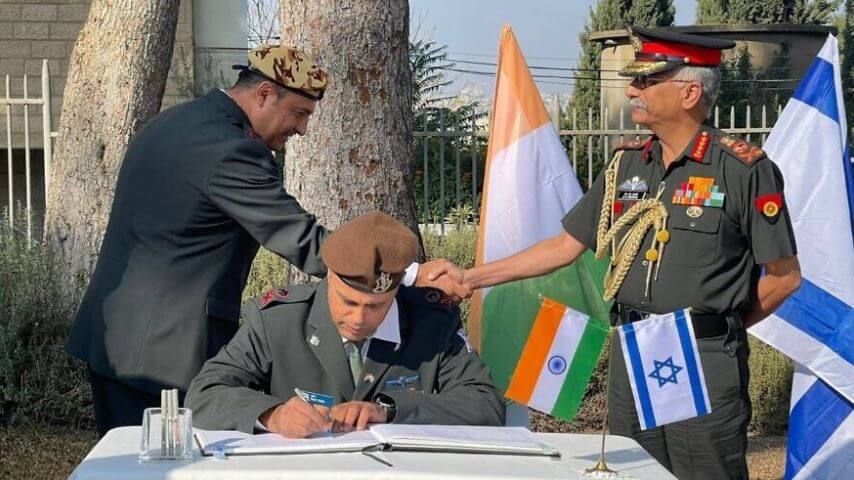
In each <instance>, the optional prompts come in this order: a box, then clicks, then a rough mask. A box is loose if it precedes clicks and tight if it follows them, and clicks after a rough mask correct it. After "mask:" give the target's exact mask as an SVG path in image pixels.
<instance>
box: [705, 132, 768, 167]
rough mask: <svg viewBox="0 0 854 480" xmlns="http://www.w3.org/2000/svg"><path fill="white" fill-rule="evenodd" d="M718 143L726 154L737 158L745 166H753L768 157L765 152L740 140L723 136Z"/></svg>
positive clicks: (718, 139)
mask: <svg viewBox="0 0 854 480" xmlns="http://www.w3.org/2000/svg"><path fill="white" fill-rule="evenodd" d="M717 143H718V144H720V146H721V147H722V148H723V149H724V151H725V152H727V153H729V154H730V155H732V156H733V157H735V158H737V159H738V160H740V161H741V163H743V164H745V165H753V164H754V163H756V161H757V160H761V159H763V158H765V157H766V155H765V151H764V150H762V149H761V148H759V147H757V146H756V145H752V144H750V143H747V142H746V141H744V140H742V139H740V138H735V137H731V136H729V135H721V136H719V137H718V138H717Z"/></svg>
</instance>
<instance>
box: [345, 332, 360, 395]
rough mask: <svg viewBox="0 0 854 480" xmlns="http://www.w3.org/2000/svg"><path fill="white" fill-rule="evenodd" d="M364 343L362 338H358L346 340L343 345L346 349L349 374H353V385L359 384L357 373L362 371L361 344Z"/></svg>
mask: <svg viewBox="0 0 854 480" xmlns="http://www.w3.org/2000/svg"><path fill="white" fill-rule="evenodd" d="M364 344H365V341H364V340H360V341H358V342H352V341H349V340H348V341H347V343H345V344H344V345H345V347H346V350H347V357H348V360H349V361H350V375H352V376H353V386H356V385H358V384H359V375H361V373H362V345H364Z"/></svg>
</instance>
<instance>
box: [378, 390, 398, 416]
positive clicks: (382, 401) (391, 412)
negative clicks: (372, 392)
mask: <svg viewBox="0 0 854 480" xmlns="http://www.w3.org/2000/svg"><path fill="white" fill-rule="evenodd" d="M374 403H376V404H377V405H379V406H380V408H382V409H383V412H384V413H385V421H386V423H391V422H392V421H393V420H394V417H395V415H397V405H396V404H395V403H394V399H393V398H391V397H389V396H388V395H386V394H384V393H378V394H377V395H376V396H375V397H374Z"/></svg>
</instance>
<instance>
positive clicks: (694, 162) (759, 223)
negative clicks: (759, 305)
mask: <svg viewBox="0 0 854 480" xmlns="http://www.w3.org/2000/svg"><path fill="white" fill-rule="evenodd" d="M619 149H622V150H624V153H623V157H622V159H621V161H620V166H619V170H618V172H617V181H616V186H617V190H616V193H615V197H616V198H615V200H614V207H613V210H614V218H615V220H616V219H617V218H619V216H620V215H622V214H623V213H624V212H625V211H627V210H628V209H629V208H630V207H631V206H632V205H633V204H634V203H635V202H636V201H637V200H639V199H643V198H654V197H655V195H656V194H657V192H658V191H659V188H662V189H663V192H662V194H661V196H660V200H661V201H662V202H663V203H664V204H665V205H666V207H667V211H668V214H669V217H668V220H667V230H668V231H669V232H670V241H669V242H668V243H667V244H666V246H665V248H664V254H663V256H662V257H661V260H660V261H661V266H660V271H659V276H658V279H657V280H655V279H653V280H651V281H650V287H649V294H648V296H645V288H646V277H647V260H646V259H645V257H644V252H645V251H646V250H647V249H649V248H650V246H651V244H652V239H653V236H654V234H655V230H654V228H650V230H649V231H648V232H647V234H646V237H645V238H644V240H643V243H642V244H641V247H640V250H639V252H638V254H637V256H636V257H635V259H634V261H633V263H632V265H631V268H630V270H629V272H628V274H627V276H626V278H625V280H624V281H623V284H622V286H621V287H620V289H619V291H618V292H617V295H616V300H617V301H618V302H620V303H622V304H626V305H629V306H631V307H634V308H638V309H641V310H644V311H648V312H653V313H666V312H671V311H674V310H678V309H683V308H688V307H693V308H694V309H695V310H696V311H698V312H700V313H726V312H731V311H733V310H739V309H742V308H744V307H746V306H747V305H748V304H749V303H750V300H751V298H753V297H755V295H756V293H755V289H756V285H757V281H758V278H759V273H760V266H761V264H763V263H768V262H771V261H773V260H777V259H780V258H784V257H791V256H794V255H795V254H796V248H795V239H794V234H793V232H792V226H791V221H790V219H789V213H788V210H787V208H786V207H785V201H784V199H783V177H782V174H781V173H780V170H779V169H778V168H777V166H776V165H775V164H774V162H772V161H771V160H770V159H769V158H767V157H766V156H765V154H764V152H762V150H760V149H759V148H757V147H754V146H752V145H750V144H748V143H746V142H744V141H743V140H737V139H735V138H733V137H730V136H728V135H726V134H725V133H724V132H722V131H720V130H716V129H714V128H711V127H708V126H702V127H701V128H700V129H699V130H698V132H697V134H696V136H695V138H694V140H693V141H692V142H691V143H689V144H688V147H687V148H686V150H685V151H684V152H682V154H680V155H679V156H678V157H677V159H676V160H675V161H674V162H673V163H671V165H670V166H669V168H667V169H665V168H664V164H663V162H662V156H661V145H660V143H659V142H658V140H657V139H656V138H655V137H654V136H653V137H650V138H649V139H647V140H646V141H640V142H630V143H628V144H625V145H623V146H621V147H618V149H617V150H619ZM603 195H604V172H603V173H602V174H600V175H599V178H598V179H597V180H596V182H595V183H594V184H593V186H592V187H591V188H590V190H589V191H588V192H587V193H586V194H585V195H584V197H583V198H582V199H581V200H580V201H579V202H578V204H576V205H575V207H574V208H573V209H572V210H571V211H570V212H569V213H568V214H567V215H566V216H565V217H564V219H563V227H564V229H565V230H566V232H567V233H569V234H570V235H572V236H573V237H575V238H576V239H577V240H579V241H580V242H581V243H583V244H584V245H585V246H587V247H589V248H591V249H594V250H595V249H596V246H597V245H596V225H597V223H598V220H599V215H600V210H601V207H602V197H603ZM628 230H629V227H626V228H625V229H623V231H622V233H621V234H624V233H625V232H627V231H628ZM653 275H654V271H653Z"/></svg>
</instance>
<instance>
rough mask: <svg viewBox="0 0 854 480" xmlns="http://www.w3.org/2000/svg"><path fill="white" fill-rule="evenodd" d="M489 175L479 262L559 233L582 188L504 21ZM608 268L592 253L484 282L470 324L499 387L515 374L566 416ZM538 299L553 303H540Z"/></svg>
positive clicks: (601, 305) (596, 326)
mask: <svg viewBox="0 0 854 480" xmlns="http://www.w3.org/2000/svg"><path fill="white" fill-rule="evenodd" d="M485 175H486V178H485V181H484V191H483V200H482V203H481V219H480V230H479V237H478V248H477V263H478V264H482V263H485V262H491V261H495V260H499V259H502V258H504V257H507V256H510V255H513V254H514V253H517V252H519V251H521V250H524V249H526V248H528V247H530V246H532V245H534V244H535V243H537V242H539V241H541V240H544V239H546V238H548V237H552V236H554V235H557V234H558V233H560V232H561V229H562V227H561V219H562V218H563V216H564V215H565V214H566V212H568V211H569V210H570V209H571V208H572V206H573V205H574V204H575V203H576V202H577V201H578V199H579V198H581V195H582V192H581V187H580V186H579V184H578V180H577V179H576V177H575V173H574V172H573V170H572V165H571V164H570V162H569V160H568V158H567V156H566V153H565V151H564V149H563V145H562V144H561V142H560V138H559V136H558V134H557V132H556V131H555V128H554V126H552V124H551V122H550V120H549V116H548V114H547V112H546V108H545V105H544V104H543V101H542V99H541V97H540V93H539V92H538V91H537V87H536V85H535V84H534V80H533V78H532V77H531V74H530V72H529V71H528V66H527V65H526V63H525V59H524V57H523V56H522V51H521V49H520V48H519V44H518V43H517V41H516V37H515V36H514V34H513V31H512V30H511V29H510V27H509V26H505V27H504V30H503V31H502V33H501V44H500V48H499V57H498V72H497V79H496V86H495V98H494V104H493V111H492V115H491V117H490V131H489V148H488V151H487V158H486V169H485ZM590 227H591V228H594V226H593V225H591V226H590ZM606 268H607V264H606V263H604V262H597V261H596V260H594V259H593V256H592V253H591V252H588V253H587V254H585V255H584V256H583V257H582V258H580V259H579V260H578V261H576V262H575V264H573V265H572V266H570V267H567V268H564V269H562V270H559V271H558V272H555V273H553V274H551V275H548V276H545V277H541V278H537V279H531V280H526V281H522V282H514V283H511V284H507V285H502V286H499V287H495V288H492V289H484V290H483V291H482V292H480V293H479V294H477V295H476V296H475V297H474V298H473V317H472V321H471V322H470V325H469V326H470V333H471V335H472V337H473V338H474V339H475V341H476V342H477V341H479V340H482V348H481V352H482V356H483V359H484V361H485V362H486V363H487V365H489V367H490V368H491V371H492V377H493V380H494V381H495V382H496V384H497V385H498V386H499V387H500V388H502V389H503V390H504V391H505V393H506V392H507V391H508V388H509V387H510V386H511V379H513V378H514V376H515V378H516V383H515V387H514V388H513V389H511V390H510V396H511V397H512V398H516V399H520V398H521V399H523V403H527V404H528V405H531V406H533V407H534V408H538V409H540V410H543V411H545V412H547V413H553V414H555V415H556V416H559V417H561V418H565V419H569V418H572V416H573V415H574V414H575V411H576V410H577V407H578V404H579V403H580V402H581V398H582V397H583V395H584V390H585V387H586V385H587V382H588V380H589V378H590V375H591V373H592V370H593V367H594V365H595V363H596V359H597V358H598V356H599V353H600V352H601V349H602V345H603V343H604V340H605V336H606V334H607V331H608V326H607V315H608V307H609V305H607V304H606V303H605V302H604V301H603V300H602V293H603V286H602V285H603V282H602V280H603V277H604V273H605V269H606ZM546 298H548V299H551V300H550V301H549V302H545V303H544V299H546ZM544 304H547V305H550V306H552V307H554V308H546V310H543V311H541V307H543V306H544ZM549 312H551V313H549ZM556 312H557V313H556ZM567 312H579V313H580V315H574V314H573V315H570V314H566V315H565V313H567ZM539 313H542V315H540V320H541V322H539V325H538V322H537V319H538V314H539ZM543 322H545V323H543ZM535 326H536V327H535ZM480 327H482V331H481V329H480ZM543 332H548V333H549V335H548V336H547V337H545V338H544V337H542V335H543ZM585 332H587V335H586V336H585V335H584V334H585ZM517 367H518V368H517ZM550 367H551V368H550ZM526 369H529V370H526ZM524 399H527V400H528V401H525V400H524Z"/></svg>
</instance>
